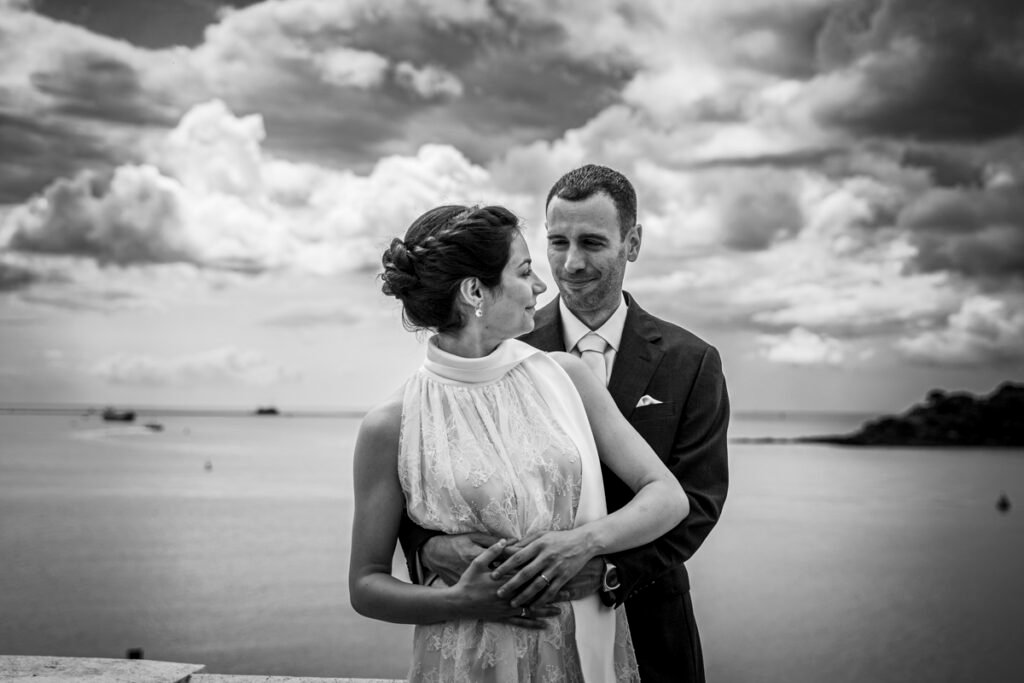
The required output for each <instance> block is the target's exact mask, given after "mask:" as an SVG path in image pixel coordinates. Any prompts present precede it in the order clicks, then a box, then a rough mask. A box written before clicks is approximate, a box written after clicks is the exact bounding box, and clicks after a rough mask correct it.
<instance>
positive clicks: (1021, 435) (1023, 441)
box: [743, 382, 1024, 447]
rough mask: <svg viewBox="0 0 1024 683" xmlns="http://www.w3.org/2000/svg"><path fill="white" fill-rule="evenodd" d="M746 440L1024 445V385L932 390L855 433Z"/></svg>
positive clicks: (903, 444) (877, 444) (878, 443)
mask: <svg viewBox="0 0 1024 683" xmlns="http://www.w3.org/2000/svg"><path fill="white" fill-rule="evenodd" d="M743 441H745V442H747V443H752V442H756V443H831V444H839V445H844V446H1014V447H1024V384H1016V383H1013V382H1005V383H1003V384H1001V385H1000V386H999V388H998V389H996V390H995V391H993V392H992V393H991V394H989V395H988V396H975V395H973V394H969V393H966V392H950V393H947V392H945V391H942V390H940V389H933V390H932V391H930V392H928V396H927V398H926V400H925V402H924V403H923V404H918V405H915V406H914V407H912V408H910V409H909V410H907V411H906V412H904V413H902V414H901V415H886V416H882V417H878V418H875V419H873V420H870V421H868V422H866V423H864V424H863V425H862V426H861V428H860V429H858V430H857V431H855V432H852V433H850V434H831V435H822V436H802V437H796V438H789V439H773V438H767V439H744V440H743Z"/></svg>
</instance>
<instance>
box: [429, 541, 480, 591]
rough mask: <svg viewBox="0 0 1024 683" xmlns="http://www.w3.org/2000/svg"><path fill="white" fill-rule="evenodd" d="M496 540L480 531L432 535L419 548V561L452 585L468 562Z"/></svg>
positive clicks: (464, 569)
mask: <svg viewBox="0 0 1024 683" xmlns="http://www.w3.org/2000/svg"><path fill="white" fill-rule="evenodd" d="M497 541H498V538H497V537H496V536H488V535H487V534H480V533H469V534H454V535H451V536H444V535H442V536H433V537H431V538H430V539H428V540H427V542H426V543H424V544H423V547H422V548H420V562H421V563H422V564H423V566H424V567H425V568H426V569H427V571H430V572H433V573H434V574H437V575H438V576H439V577H441V580H442V581H444V582H445V583H446V584H448V585H449V586H454V585H455V584H456V583H458V582H459V578H460V577H461V576H462V574H463V572H465V571H466V568H467V567H469V563H470V562H472V561H473V560H474V559H476V556H477V555H479V554H480V553H482V552H483V551H484V550H486V549H487V548H489V547H491V546H492V545H494V544H495V543H496V542H497Z"/></svg>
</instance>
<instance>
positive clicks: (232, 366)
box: [92, 347, 300, 386]
mask: <svg viewBox="0 0 1024 683" xmlns="http://www.w3.org/2000/svg"><path fill="white" fill-rule="evenodd" d="M92 372H93V374H95V375H97V376H99V377H101V378H103V379H104V380H106V381H108V382H110V383H112V384H137V385H159V386H163V385H179V384H193V383H210V382H232V383H240V384H252V385H270V384H278V383H281V382H294V381H298V380H299V379H300V375H299V374H298V373H297V372H295V371H293V370H291V369H289V368H287V367H285V366H283V365H280V364H277V363H274V362H272V361H271V360H269V359H267V358H266V357H265V356H263V355H262V354H260V353H258V352H256V351H251V350H244V349H238V348H235V347H225V348H219V349H212V350H210V351H203V352H200V353H196V354H192V355H186V356H178V357H155V356H149V355H129V354H121V355H115V356H110V357H108V358H104V359H103V360H101V361H99V362H97V363H96V364H95V366H94V367H93V368H92Z"/></svg>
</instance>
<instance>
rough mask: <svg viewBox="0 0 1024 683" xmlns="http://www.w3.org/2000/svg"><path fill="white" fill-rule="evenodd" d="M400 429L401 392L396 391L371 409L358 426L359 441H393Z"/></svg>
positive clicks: (395, 440) (396, 439)
mask: <svg viewBox="0 0 1024 683" xmlns="http://www.w3.org/2000/svg"><path fill="white" fill-rule="evenodd" d="M401 429H402V392H401V391H400V390H399V391H396V392H395V393H394V394H392V395H391V396H389V397H388V398H387V399H386V400H385V401H384V402H383V403H380V404H378V405H376V406H374V407H373V408H371V409H370V410H369V411H368V412H367V413H366V415H365V416H364V417H363V421H362V424H360V425H359V437H360V439H371V440H373V441H377V442H380V441H394V442H395V443H398V435H399V432H400V431H401Z"/></svg>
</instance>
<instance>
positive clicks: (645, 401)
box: [636, 394, 661, 408]
mask: <svg viewBox="0 0 1024 683" xmlns="http://www.w3.org/2000/svg"><path fill="white" fill-rule="evenodd" d="M659 403H661V401H659V400H658V399H656V398H654V397H653V396H650V395H648V394H644V395H643V396H641V397H640V400H639V401H638V402H637V404H636V407H637V408H643V407H644V406H656V405H658V404H659Z"/></svg>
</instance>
